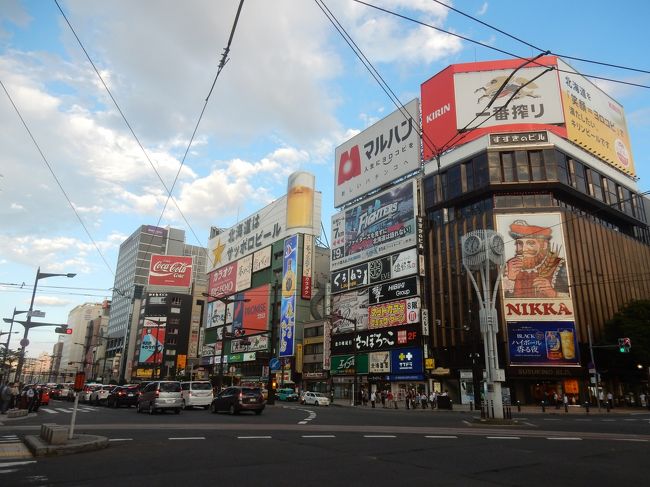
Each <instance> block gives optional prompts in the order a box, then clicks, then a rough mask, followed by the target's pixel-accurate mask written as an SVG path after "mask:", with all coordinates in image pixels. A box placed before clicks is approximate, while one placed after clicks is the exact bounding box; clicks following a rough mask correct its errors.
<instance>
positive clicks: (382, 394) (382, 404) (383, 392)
mask: <svg viewBox="0 0 650 487" xmlns="http://www.w3.org/2000/svg"><path fill="white" fill-rule="evenodd" d="M380 397H381V407H382V408H384V409H386V389H382V391H381V394H380Z"/></svg>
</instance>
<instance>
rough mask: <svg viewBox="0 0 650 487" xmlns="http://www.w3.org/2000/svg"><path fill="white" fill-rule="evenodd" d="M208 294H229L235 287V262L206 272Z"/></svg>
mask: <svg viewBox="0 0 650 487" xmlns="http://www.w3.org/2000/svg"><path fill="white" fill-rule="evenodd" d="M208 276H209V277H208V294H209V295H210V296H219V297H222V296H230V295H231V294H234V293H235V288H236V287H237V262H236V261H235V262H232V263H230V264H228V265H225V266H223V267H220V268H219V269H215V270H214V271H212V272H210V273H209V274H208Z"/></svg>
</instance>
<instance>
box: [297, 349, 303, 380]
mask: <svg viewBox="0 0 650 487" xmlns="http://www.w3.org/2000/svg"><path fill="white" fill-rule="evenodd" d="M296 372H297V373H298V374H302V345H301V344H300V343H298V344H296Z"/></svg>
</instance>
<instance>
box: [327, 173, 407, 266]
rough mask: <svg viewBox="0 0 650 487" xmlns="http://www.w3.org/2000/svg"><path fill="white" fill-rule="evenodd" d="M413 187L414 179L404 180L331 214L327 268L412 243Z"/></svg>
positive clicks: (393, 250) (404, 246) (347, 264)
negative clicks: (330, 245) (328, 265)
mask: <svg viewBox="0 0 650 487" xmlns="http://www.w3.org/2000/svg"><path fill="white" fill-rule="evenodd" d="M415 189H416V186H415V182H414V181H408V182H406V183H403V184H400V185H398V186H395V187H393V188H391V189H389V190H386V191H384V192H382V193H378V194H377V195H375V196H373V197H371V198H369V199H368V200H365V201H364V202H363V203H359V204H358V205H355V206H353V207H351V208H349V209H347V210H344V211H342V212H340V213H337V214H335V215H334V216H333V217H332V259H331V263H330V268H331V269H332V270H333V271H335V270H338V269H341V268H343V267H346V266H350V265H352V264H355V263H357V262H362V261H365V260H369V259H371V258H373V257H379V256H381V255H385V254H389V253H391V252H395V251H397V250H401V249H406V248H408V247H413V246H415V243H416V236H417V231H416V222H415V214H416V211H417V204H416V199H415V194H416V193H415Z"/></svg>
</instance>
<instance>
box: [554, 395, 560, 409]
mask: <svg viewBox="0 0 650 487" xmlns="http://www.w3.org/2000/svg"><path fill="white" fill-rule="evenodd" d="M553 403H554V404H555V409H560V398H559V397H558V395H557V392H554V393H553Z"/></svg>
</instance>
